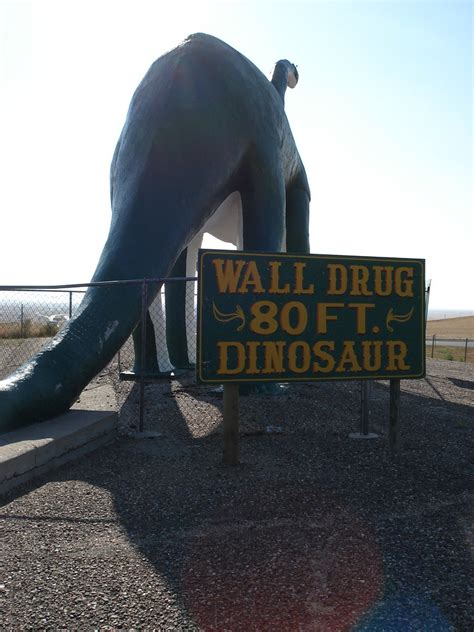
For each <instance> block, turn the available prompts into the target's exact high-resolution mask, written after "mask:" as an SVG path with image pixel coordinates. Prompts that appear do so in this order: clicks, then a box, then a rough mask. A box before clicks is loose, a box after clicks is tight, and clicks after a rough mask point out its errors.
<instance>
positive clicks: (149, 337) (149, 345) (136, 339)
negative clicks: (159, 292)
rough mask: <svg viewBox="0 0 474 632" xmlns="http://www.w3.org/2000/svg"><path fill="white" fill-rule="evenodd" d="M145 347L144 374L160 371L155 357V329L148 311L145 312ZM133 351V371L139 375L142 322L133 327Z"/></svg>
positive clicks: (140, 369) (140, 370)
mask: <svg viewBox="0 0 474 632" xmlns="http://www.w3.org/2000/svg"><path fill="white" fill-rule="evenodd" d="M145 326H146V347H145V375H155V374H157V373H159V372H160V368H159V366H158V361H157V359H156V340H155V329H154V327H153V323H152V321H151V318H150V312H147V314H146V323H145ZM132 338H133V351H134V353H135V363H134V365H133V372H134V373H136V374H137V375H140V374H141V372H142V324H141V322H139V323H138V325H137V326H136V327H135V329H134V331H133V334H132Z"/></svg>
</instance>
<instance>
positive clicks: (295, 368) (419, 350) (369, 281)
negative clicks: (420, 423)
mask: <svg viewBox="0 0 474 632" xmlns="http://www.w3.org/2000/svg"><path fill="white" fill-rule="evenodd" d="M198 269H199V285H198V331H197V363H196V376H197V380H198V382H199V383H201V384H223V385H224V461H225V462H226V463H234V464H235V463H237V462H238V459H239V454H238V428H239V420H238V385H239V384H240V383H244V384H245V383H248V384H252V383H256V382H309V381H312V380H361V381H365V383H364V386H363V395H364V397H363V406H362V410H363V416H362V426H361V432H360V433H359V434H360V436H361V437H363V438H368V437H369V436H370V433H369V431H368V406H367V404H368V382H367V380H376V379H386V380H387V379H388V380H390V384H391V386H390V393H391V396H390V430H389V443H390V450H391V451H392V452H393V453H395V452H396V451H397V449H398V416H399V399H400V379H404V380H406V379H418V378H422V377H424V375H425V273H424V261H423V260H422V259H395V258H383V257H342V256H336V255H293V254H286V253H266V252H265V253H264V252H255V253H250V252H238V251H222V250H200V252H199V262H198Z"/></svg>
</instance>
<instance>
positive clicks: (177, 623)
mask: <svg viewBox="0 0 474 632" xmlns="http://www.w3.org/2000/svg"><path fill="white" fill-rule="evenodd" d="M447 381H448V380H447ZM188 386H189V385H188ZM456 387H457V386H456V384H453V383H452V382H451V388H456ZM154 388H155V387H147V399H148V401H149V402H154V401H155V400H156V398H154V397H153V394H154V390H153V389H154ZM158 388H159V389H160V398H159V402H158V404H156V405H155V404H150V406H151V409H149V410H148V411H147V427H148V428H149V429H153V430H156V431H157V432H160V433H162V436H160V437H158V438H156V439H149V440H141V441H137V440H134V439H128V438H122V439H120V440H118V441H117V442H116V443H115V444H114V445H112V446H110V447H108V448H104V449H102V450H100V451H97V452H96V453H94V454H91V455H90V456H88V457H87V458H84V459H83V460H82V461H81V462H79V463H76V464H74V465H68V466H66V467H63V468H61V469H60V470H58V471H57V472H56V473H54V474H52V475H49V476H47V477H44V478H42V479H39V480H37V481H36V483H35V484H34V485H30V486H29V487H27V488H24V489H23V490H21V491H19V492H17V493H16V494H15V495H12V496H11V497H10V498H8V499H7V502H6V504H5V506H4V507H3V509H2V510H1V511H0V523H1V525H2V527H1V530H2V539H3V540H4V545H5V546H4V551H5V554H4V564H3V565H4V568H5V574H4V579H3V592H0V595H3V599H4V604H3V613H4V614H3V615H0V624H2V625H3V626H4V627H6V628H12V627H13V628H16V629H23V628H26V627H28V626H34V627H35V628H36V629H41V628H50V629H54V628H57V626H59V625H60V626H62V627H65V628H75V629H78V628H81V627H84V628H92V627H94V628H98V629H103V630H112V629H114V630H115V629H120V628H125V629H130V628H135V629H150V628H153V627H154V628H156V629H167V630H171V629H175V630H187V629H189V630H192V629H200V630H205V631H208V630H209V631H210V630H216V631H217V630H218V631H223V630H232V631H234V630H235V631H240V630H242V631H246V632H247V631H252V630H255V631H256V630H276V631H283V632H286V631H293V630H329V631H333V630H349V629H357V630H380V629H384V630H404V631H405V630H420V629H426V630H430V631H431V630H453V629H456V630H468V629H470V621H471V615H472V611H470V610H469V603H470V602H469V594H468V584H469V581H468V580H469V573H470V558H469V555H470V554H469V549H468V540H467V537H468V529H469V524H468V520H469V509H468V497H467V483H466V480H467V473H468V467H469V462H470V457H471V454H472V443H470V442H471V441H472V435H471V430H470V428H471V426H472V407H470V406H467V405H461V404H456V403H453V402H451V401H448V399H449V398H447V397H446V395H445V394H444V393H443V386H442V385H441V386H440V384H439V381H438V382H437V383H436V390H437V391H439V393H438V394H436V393H435V392H434V391H433V390H432V389H431V388H430V387H429V385H428V384H426V388H425V389H424V392H423V393H418V394H413V393H406V392H405V393H402V407H401V416H402V424H403V434H402V457H401V459H400V460H399V461H398V462H392V461H391V460H390V459H389V457H388V455H387V452H386V440H385V434H386V427H387V423H388V387H387V385H386V384H383V383H377V384H376V386H375V388H374V389H373V397H372V408H371V425H372V429H373V430H374V431H375V432H378V433H379V434H380V435H381V436H380V438H379V439H376V440H374V441H354V440H350V439H349V438H348V434H349V433H350V432H353V431H354V430H357V423H358V421H357V419H358V405H359V391H358V385H357V384H355V383H333V384H331V383H319V384H313V385H306V384H304V385H299V386H294V387H292V388H291V389H289V390H288V392H287V394H286V395H285V396H283V397H263V398H259V399H255V398H248V400H246V401H243V398H242V409H243V410H242V415H243V426H244V429H245V428H247V430H249V429H252V428H254V429H257V430H258V428H263V427H266V425H268V424H270V423H271V424H272V425H278V426H279V427H280V428H281V430H282V432H281V434H265V433H258V432H251V431H250V430H249V431H248V432H247V434H246V435H245V436H243V437H242V463H241V465H240V466H237V467H235V468H228V467H224V466H223V465H222V464H221V450H222V437H221V430H220V427H219V423H218V422H217V423H216V421H215V418H214V416H213V414H210V415H209V419H208V421H207V422H205V421H202V420H201V421H200V417H201V415H200V414H198V415H197V416H196V421H193V422H190V421H189V419H188V416H187V415H186V407H185V406H184V405H183V401H182V398H183V397H185V398H186V400H187V404H186V405H187V406H188V405H189V406H191V405H194V406H195V407H197V410H198V411H199V410H200V407H202V406H207V405H211V406H214V407H215V410H216V415H218V413H219V406H220V399H219V397H218V396H216V394H212V393H210V392H201V391H196V389H195V388H194V389H192V388H187V387H186V385H181V386H179V385H178V387H176V385H175V386H174V387H173V386H171V385H170V384H168V385H166V384H165V385H160V386H159V387H158ZM459 388H461V387H460V386H459ZM464 388H466V387H465V386H464ZM176 389H178V390H176ZM179 389H181V391H180V392H179ZM155 390H156V389H155ZM180 393H181V394H180ZM155 395H156V393H155ZM135 405H136V391H132V392H131V393H130V395H129V402H128V406H129V408H130V407H132V408H133V406H135ZM163 407H164V408H163ZM164 409H166V414H164ZM206 424H207V425H206ZM0 611H1V609H0ZM2 616H3V620H2V618H1V617H2Z"/></svg>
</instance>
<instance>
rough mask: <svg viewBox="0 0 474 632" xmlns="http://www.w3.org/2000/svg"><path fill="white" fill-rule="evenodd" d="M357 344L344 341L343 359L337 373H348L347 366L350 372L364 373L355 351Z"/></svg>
mask: <svg viewBox="0 0 474 632" xmlns="http://www.w3.org/2000/svg"><path fill="white" fill-rule="evenodd" d="M354 345H355V342H353V341H352V340H344V348H343V350H342V355H341V359H340V361H339V364H338V365H337V368H336V371H338V372H339V373H341V372H343V371H346V368H345V365H346V364H348V365H349V367H348V369H347V370H348V371H351V372H357V371H362V367H361V366H360V364H359V362H358V361H357V356H356V353H355V350H354Z"/></svg>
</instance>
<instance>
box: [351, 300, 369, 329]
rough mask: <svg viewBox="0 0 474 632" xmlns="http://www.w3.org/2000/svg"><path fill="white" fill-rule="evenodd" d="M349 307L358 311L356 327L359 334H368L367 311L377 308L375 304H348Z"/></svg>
mask: <svg viewBox="0 0 474 632" xmlns="http://www.w3.org/2000/svg"><path fill="white" fill-rule="evenodd" d="M347 307H351V308H353V309H355V310H356V327H357V333H358V334H365V333H366V332H367V310H368V309H369V308H372V307H375V303H348V305H347Z"/></svg>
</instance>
